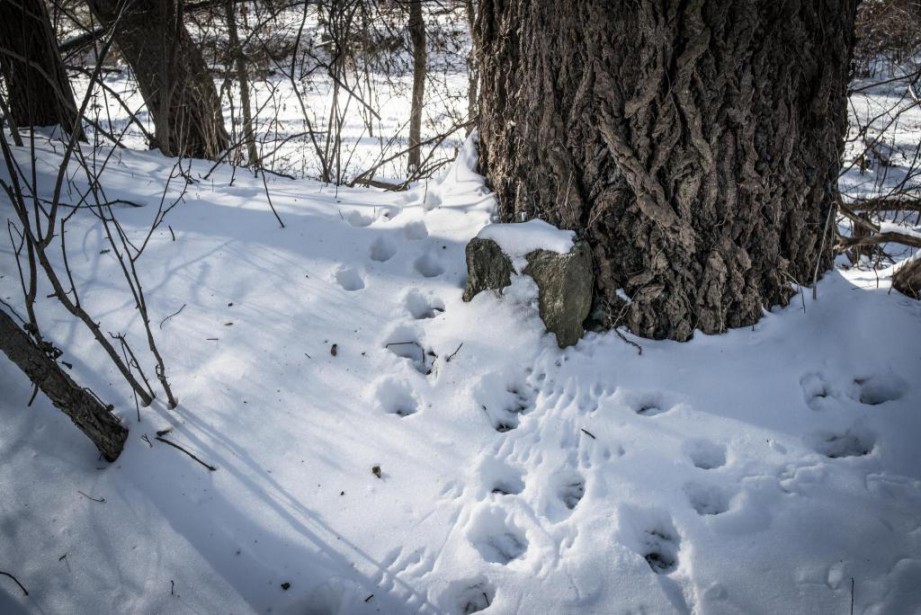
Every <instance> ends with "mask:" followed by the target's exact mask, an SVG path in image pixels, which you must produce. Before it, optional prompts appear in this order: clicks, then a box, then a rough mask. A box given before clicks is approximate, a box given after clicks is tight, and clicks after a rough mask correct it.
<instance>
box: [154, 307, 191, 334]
mask: <svg viewBox="0 0 921 615" xmlns="http://www.w3.org/2000/svg"><path fill="white" fill-rule="evenodd" d="M185 305H186V304H185V303H183V304H182V307H181V308H179V309H178V310H176V311H175V312H173V313H172V314H170V315H169V316H167V317H166V318H164V319H163V320H161V321H160V329H163V323H165V322H166V321H167V320H169V319H170V318H172V317H173V316H178V315H179V312H181V311H182V310H183V309H185Z"/></svg>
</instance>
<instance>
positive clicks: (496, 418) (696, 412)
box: [0, 139, 921, 615]
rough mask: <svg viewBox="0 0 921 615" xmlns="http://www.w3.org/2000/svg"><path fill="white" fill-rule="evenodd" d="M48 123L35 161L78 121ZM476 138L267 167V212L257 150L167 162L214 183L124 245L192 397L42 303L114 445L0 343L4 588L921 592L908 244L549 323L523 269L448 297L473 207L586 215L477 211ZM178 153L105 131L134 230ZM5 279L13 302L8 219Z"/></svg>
mask: <svg viewBox="0 0 921 615" xmlns="http://www.w3.org/2000/svg"><path fill="white" fill-rule="evenodd" d="M37 147H38V148H39V149H38V151H37V152H36V154H37V156H36V158H37V164H36V170H37V173H38V180H39V181H38V184H39V186H44V187H47V188H48V189H49V190H50V187H51V186H52V185H53V184H52V178H53V177H54V175H55V173H56V168H57V165H58V164H59V163H60V160H61V152H62V148H61V146H60V144H58V143H53V142H49V141H47V140H43V139H38V141H37ZM16 153H17V157H18V160H19V163H20V164H21V165H22V166H23V168H24V169H28V168H29V164H30V163H29V152H28V150H27V149H23V148H17V150H16ZM108 153H109V152H108V151H102V152H100V153H99V155H98V156H97V159H98V160H103V159H104V158H105V156H106V155H107V154H108ZM475 162H476V160H475V151H474V148H473V146H472V142H470V141H468V143H467V144H466V145H465V146H464V147H463V148H462V149H461V152H460V154H459V156H458V162H457V163H456V164H455V166H453V167H452V168H450V169H449V170H448V172H447V174H446V175H445V177H444V178H443V179H441V180H438V181H431V182H429V183H428V184H427V185H425V184H422V185H418V186H415V187H413V188H412V189H411V190H409V191H407V192H402V193H393V192H378V191H373V190H357V189H346V188H341V187H340V188H338V189H337V188H335V187H333V186H329V185H324V184H318V183H314V182H309V181H291V180H287V179H283V178H278V177H272V176H267V178H266V179H267V182H268V190H269V192H270V194H271V197H272V204H273V205H274V207H275V209H276V210H277V211H278V214H279V216H280V217H281V219H282V220H283V221H284V223H285V228H283V229H282V228H280V226H279V225H278V223H277V221H276V220H275V217H274V216H273V214H272V212H271V209H270V207H269V203H268V201H267V200H266V197H265V188H264V186H263V178H262V177H261V176H260V177H258V178H257V177H253V176H252V174H250V173H247V172H245V171H243V170H237V171H236V173H235V174H234V172H233V170H232V169H231V168H230V167H227V166H221V167H218V169H217V170H216V171H215V173H214V174H213V175H212V176H210V177H209V178H208V179H207V180H204V179H202V178H203V177H204V176H205V174H206V173H207V171H208V170H209V168H210V164H207V163H203V162H192V163H188V162H183V163H182V164H183V165H190V166H189V175H190V176H191V177H192V178H193V179H195V180H196V181H195V182H194V183H192V184H190V185H188V186H185V195H184V198H183V200H182V201H181V203H180V204H179V205H178V206H177V207H176V208H175V209H173V210H172V211H171V212H170V213H169V214H168V215H167V218H166V221H165V223H164V225H163V226H161V227H160V228H158V229H157V230H156V231H155V232H154V233H153V235H152V237H151V240H150V242H149V244H148V246H147V249H146V250H145V252H144V253H143V255H142V257H141V258H140V259H139V260H138V267H139V271H140V275H141V279H142V282H143V284H144V288H145V291H146V293H147V298H148V305H149V309H150V311H151V320H152V322H153V323H154V334H155V336H156V338H157V341H158V343H159V344H160V348H161V351H162V353H163V355H164V357H165V360H166V364H167V370H168V376H169V378H170V381H171V383H172V385H173V388H174V390H175V391H176V393H177V395H178V397H179V402H180V403H179V407H178V408H177V409H176V410H169V409H167V408H166V406H165V403H164V402H163V400H162V399H158V400H156V401H155V402H154V403H153V404H152V405H151V406H150V407H148V408H141V409H140V410H139V413H140V419H141V420H140V422H139V421H138V419H137V417H136V412H137V411H136V409H135V406H134V401H133V397H132V396H131V393H130V391H129V390H128V389H127V388H126V387H125V385H124V384H123V382H122V381H121V380H120V379H119V377H118V375H117V373H116V372H115V370H114V369H113V368H112V367H111V365H110V364H109V363H108V362H107V361H106V359H105V357H104V356H103V353H101V351H100V350H99V349H98V348H97V347H96V346H95V345H94V342H93V341H92V339H91V338H90V336H89V335H88V333H87V332H86V331H85V330H84V329H83V328H82V327H81V326H79V325H78V324H76V323H75V322H74V321H73V319H71V318H69V317H68V316H67V315H66V314H65V313H64V312H63V310H62V309H61V308H59V307H57V306H56V305H55V303H54V301H53V300H51V299H42V300H41V301H40V303H39V310H38V314H39V320H40V322H41V323H42V324H43V327H44V328H45V332H46V334H47V335H48V336H49V337H50V338H51V339H53V340H54V341H55V342H56V343H57V345H58V346H59V347H61V348H62V349H63V350H64V351H65V353H64V355H63V356H62V357H61V358H62V360H64V361H67V362H69V363H71V364H73V369H72V370H70V372H71V373H72V375H73V376H74V377H75V378H76V379H77V380H78V381H79V382H81V383H82V384H84V385H86V386H89V387H90V388H92V389H93V390H94V391H95V392H96V393H98V394H99V395H100V396H101V397H102V398H103V399H104V400H105V401H106V402H108V403H112V404H114V406H115V408H116V412H117V413H118V414H119V416H120V417H121V418H122V420H123V421H124V423H125V425H126V426H127V427H128V428H129V429H130V430H131V433H130V435H129V439H128V442H127V444H126V448H125V451H124V453H123V454H122V456H121V457H120V458H119V460H118V461H117V462H116V463H114V464H111V465H110V464H106V463H105V462H103V461H101V460H99V458H98V455H97V453H96V451H95V449H94V447H93V446H92V444H91V443H90V442H89V441H88V440H87V439H86V438H85V437H84V436H83V435H82V434H80V433H79V432H78V431H77V430H76V429H75V428H74V427H73V425H72V424H71V423H70V421H69V420H68V419H67V418H66V417H65V416H64V415H63V414H62V413H60V412H59V411H58V410H56V409H54V408H53V407H52V406H51V404H50V403H49V402H48V400H47V399H46V398H45V397H44V396H43V395H41V394H40V395H39V396H38V397H37V398H36V400H35V402H34V403H33V405H32V407H31V408H27V407H26V406H27V403H28V401H29V398H30V396H31V392H32V391H31V385H30V383H29V382H28V380H27V379H26V377H25V376H24V375H23V374H22V373H20V372H19V371H18V369H17V368H16V367H15V366H13V365H12V363H10V362H9V361H7V360H5V359H3V360H0V391H2V395H0V414H2V416H3V421H2V423H0V460H2V461H0V492H2V494H3V496H4V497H2V498H0V545H2V548H0V570H2V571H4V572H9V573H11V574H13V575H15V576H16V578H17V579H19V581H20V582H22V583H23V585H24V586H25V587H26V588H27V589H28V591H29V595H28V597H27V596H25V595H23V593H22V592H21V591H20V590H19V588H18V587H17V586H16V585H15V584H14V583H13V582H12V581H11V579H9V578H7V577H2V576H0V612H3V613H20V612H22V613H33V612H34V613H70V612H78V613H83V612H86V613H110V612H126V613H133V612H151V613H238V614H239V613H269V612H271V613H326V614H333V613H338V614H348V615H351V614H361V613H396V614H400V613H464V612H473V611H474V610H481V611H482V612H484V613H496V614H505V613H599V614H600V613H604V614H608V613H628V612H649V613H673V612H674V613H727V614H728V613H783V612H789V613H793V612H799V613H802V612H815V613H831V612H835V613H844V612H849V607H850V603H851V600H852V599H853V601H854V605H855V609H854V612H855V613H878V614H883V613H918V612H921V585H919V583H918V579H919V578H921V453H919V447H918V442H919V439H921V413H919V412H918V409H919V408H921V378H919V375H921V343H919V342H921V303H919V302H917V301H912V300H909V299H908V298H906V297H904V296H902V295H900V294H898V293H896V292H890V290H889V276H890V275H891V271H892V268H889V269H884V270H882V271H877V272H874V271H869V270H861V269H856V268H854V269H849V270H841V269H838V270H834V271H831V272H829V273H827V274H826V275H825V277H824V279H823V280H822V281H821V282H820V284H819V285H818V295H817V300H813V298H812V295H811V292H807V293H806V294H805V295H804V296H802V297H795V298H794V300H793V301H792V303H791V304H790V306H789V307H787V308H783V309H774V310H772V311H770V312H768V313H766V314H765V315H764V318H763V319H762V320H761V321H760V322H759V323H758V324H757V325H755V326H754V327H752V328H748V329H738V330H733V331H730V332H728V333H726V334H724V335H718V336H706V335H703V334H698V335H696V336H695V338H694V339H693V340H692V341H690V342H688V343H685V344H679V343H674V342H667V341H649V340H639V339H636V340H634V341H636V342H637V343H639V344H640V345H641V346H642V354H638V352H637V350H636V349H635V348H634V347H632V346H630V345H628V344H626V343H624V342H623V341H622V340H621V339H620V338H619V337H618V336H617V335H615V334H613V333H609V334H596V333H590V334H587V335H586V337H585V338H584V339H583V340H582V341H581V342H580V343H579V344H578V345H576V346H574V347H572V348H568V349H566V350H560V349H558V348H557V346H556V343H555V340H554V338H553V336H552V335H548V334H546V333H545V332H544V331H543V327H542V325H541V322H540V319H539V317H538V315H537V307H536V296H535V290H534V288H533V286H532V283H530V281H529V280H527V279H526V278H519V279H518V280H516V281H515V284H514V285H513V286H514V287H513V289H510V291H513V292H508V293H506V295H505V296H504V297H501V298H500V297H497V296H494V295H492V294H491V293H482V294H480V295H478V296H477V297H476V298H474V300H473V301H471V302H470V303H464V302H463V301H462V300H461V294H462V289H463V285H464V282H465V265H464V247H465V244H466V243H467V242H468V241H469V240H470V238H472V237H474V236H477V235H478V233H479V234H480V236H484V233H485V235H486V236H489V235H493V237H498V238H499V240H500V241H501V242H502V243H503V245H504V246H506V247H509V249H510V250H517V251H519V252H521V251H525V252H526V251H529V250H530V249H533V248H534V247H542V248H544V249H553V250H555V251H568V249H569V248H568V246H569V245H570V244H571V241H572V238H571V235H569V234H567V233H562V232H559V231H555V230H550V229H547V228H545V226H544V225H542V224H536V223H528V224H518V225H512V226H513V227H514V228H509V227H508V226H506V225H502V226H499V225H489V226H487V225H488V223H489V220H490V215H491V212H492V208H493V203H494V202H493V199H492V197H491V195H490V194H489V192H488V191H487V190H486V188H485V186H484V184H483V180H482V178H480V177H479V176H478V175H477V174H476V173H475V171H474V170H473V169H474V168H475ZM175 164H176V161H175V160H172V159H166V158H163V157H161V156H159V155H157V154H154V153H138V152H132V151H128V150H117V151H115V152H114V153H113V154H112V159H111V162H110V163H109V165H108V168H107V169H106V170H105V172H104V174H103V183H104V186H105V190H106V195H107V197H108V198H109V199H115V198H120V199H125V200H128V201H132V202H136V203H141V204H144V205H145V206H144V207H137V208H136V207H128V206H124V207H120V208H118V209H117V216H118V218H119V220H120V222H121V224H122V225H123V226H124V228H125V230H126V232H127V233H128V235H129V237H130V238H131V239H132V240H139V241H140V240H143V238H144V237H145V236H146V235H147V233H148V231H149V227H150V223H151V221H152V220H153V219H154V216H155V214H156V211H157V207H158V205H159V203H160V199H161V196H162V195H163V190H164V189H163V185H164V183H165V182H166V179H167V178H168V177H169V176H170V173H171V172H172V171H173V167H174V165H175ZM28 172H29V171H28V170H27V171H26V173H27V174H28ZM72 176H73V187H74V188H79V187H80V186H81V185H83V184H81V181H82V180H81V177H82V176H81V175H80V174H76V173H72ZM181 183H182V182H181V181H180V180H177V179H174V180H173V181H172V182H171V183H170V185H169V188H168V189H167V191H166V192H167V199H166V200H167V202H170V200H171V199H173V198H176V197H178V195H179V192H180V190H181V189H182V188H183V186H182V185H181ZM68 194H73V195H76V192H73V191H71V192H69V193H68ZM68 198H71V197H68ZM72 198H74V199H76V197H75V196H74V197H72ZM0 211H3V214H4V215H5V216H9V215H10V213H9V209H8V208H6V209H0ZM167 225H168V227H167ZM484 227H485V229H484ZM500 228H503V229H504V230H498V229H500ZM67 236H68V238H69V241H68V247H69V255H68V256H69V262H70V265H71V267H72V268H73V273H74V279H75V282H76V284H77V286H78V288H79V289H80V290H81V297H82V300H83V302H84V305H86V307H87V309H88V310H89V311H90V312H91V313H92V314H93V315H94V316H95V317H96V318H97V319H98V320H100V321H101V322H102V324H103V328H104V330H105V331H111V332H123V333H126V334H127V337H128V339H129V341H130V342H131V343H132V346H133V347H134V348H135V349H136V350H138V351H142V350H144V349H145V348H146V341H145V339H144V337H143V332H142V329H140V327H139V321H138V316H137V314H136V313H135V312H134V311H133V302H132V300H131V297H130V293H129V292H128V290H127V289H126V288H125V287H124V285H123V283H122V277H121V272H120V270H119V268H118V264H117V262H116V261H115V259H114V256H113V255H112V254H111V253H108V252H105V250H106V248H107V247H108V246H107V243H106V240H105V237H104V236H103V234H102V233H101V232H100V230H99V225H98V221H97V220H96V218H94V217H93V216H92V215H91V213H90V212H89V211H86V210H80V211H78V212H77V213H76V214H75V215H74V217H73V218H72V219H71V220H70V221H69V222H68V224H67ZM173 236H175V239H173ZM567 242H570V243H567ZM54 254H56V255H57V256H56V257H57V258H58V262H60V254H59V252H54ZM40 291H41V292H39V296H40V297H44V296H45V295H46V294H48V293H47V292H46V291H47V288H44V287H41V288H40ZM0 298H2V299H3V300H4V301H6V302H7V303H10V304H12V305H14V306H16V307H17V308H19V307H20V306H21V290H20V287H19V276H18V273H17V271H16V266H15V258H14V255H13V252H12V248H11V247H10V245H9V243H3V244H0ZM183 306H184V307H183ZM180 308H182V309H181V311H178V310H180ZM177 311H178V313H177ZM170 315H173V316H172V317H170V318H168V319H167V317H168V316H170ZM164 319H166V320H164ZM627 335H629V334H627ZM334 345H335V352H333V347H334ZM142 363H143V365H144V367H145V369H146V370H147V371H148V374H150V375H152V374H153V368H152V365H151V364H150V361H149V359H147V358H146V355H142ZM161 397H162V395H161ZM164 429H171V432H170V433H169V434H168V435H167V436H166V437H167V438H169V439H171V440H172V441H174V442H176V443H178V444H180V445H182V446H184V447H185V448H187V449H189V450H190V451H191V452H194V453H195V454H196V455H197V456H199V457H201V458H202V459H203V460H205V461H206V462H208V463H210V464H213V465H214V466H216V467H217V468H218V469H217V471H215V472H209V471H207V470H206V469H205V468H204V467H202V466H201V465H199V464H197V463H196V462H195V461H193V460H192V459H191V458H189V457H187V456H186V455H184V454H183V453H181V452H180V451H177V450H176V449H173V448H171V447H169V446H166V445H164V444H162V443H161V442H159V441H157V440H156V439H155V435H156V433H157V432H158V431H160V430H164ZM375 467H377V468H378V470H379V474H380V476H378V475H377V474H376V473H375V472H373V471H372V469H373V468H375ZM90 498H95V499H96V500H103V499H104V500H105V501H104V502H99V501H94V500H91V499H90ZM852 584H853V585H852ZM852 587H853V594H852Z"/></svg>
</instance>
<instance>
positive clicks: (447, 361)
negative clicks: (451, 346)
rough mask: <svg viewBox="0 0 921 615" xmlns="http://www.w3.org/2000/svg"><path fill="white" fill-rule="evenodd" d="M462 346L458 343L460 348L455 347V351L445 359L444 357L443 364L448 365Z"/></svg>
mask: <svg viewBox="0 0 921 615" xmlns="http://www.w3.org/2000/svg"><path fill="white" fill-rule="evenodd" d="M463 345H464V343H463V342H461V343H460V346H458V347H457V350H455V351H454V352H452V353H451V354H449V355H448V356H447V357H445V363H450V362H451V359H453V358H454V355H456V354H457V353H458V352H460V349H461V348H462V347H463Z"/></svg>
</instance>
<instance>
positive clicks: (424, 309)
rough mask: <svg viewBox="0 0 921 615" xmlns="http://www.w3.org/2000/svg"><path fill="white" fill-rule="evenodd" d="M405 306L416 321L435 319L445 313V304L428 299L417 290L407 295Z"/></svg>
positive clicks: (437, 300)
mask: <svg viewBox="0 0 921 615" xmlns="http://www.w3.org/2000/svg"><path fill="white" fill-rule="evenodd" d="M403 305H404V306H405V307H406V309H407V311H409V313H410V314H412V317H413V318H415V319H416V320H423V319H425V318H435V316H437V315H438V314H441V313H442V312H444V311H445V304H444V302H443V301H442V300H441V299H435V298H432V299H427V298H426V297H425V296H424V295H423V294H422V293H420V292H419V291H418V290H415V289H414V290H411V291H409V292H408V293H406V297H405V298H404V299H403Z"/></svg>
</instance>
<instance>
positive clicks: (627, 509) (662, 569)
mask: <svg viewBox="0 0 921 615" xmlns="http://www.w3.org/2000/svg"><path fill="white" fill-rule="evenodd" d="M618 525H619V528H620V529H619V533H620V540H621V542H623V543H624V544H625V545H627V546H629V547H630V548H632V549H633V550H635V551H636V553H637V554H639V555H640V556H641V557H642V558H643V559H644V560H646V563H647V564H648V565H649V567H650V568H651V569H652V571H653V572H655V573H656V574H668V573H670V572H673V571H674V570H676V569H677V568H678V551H679V549H680V545H681V539H680V538H679V537H678V531H677V530H676V529H675V525H674V523H672V520H671V518H670V517H669V516H668V515H667V514H665V513H663V512H662V511H657V510H651V509H639V508H633V507H632V506H623V507H622V508H621V509H620V514H619V515H618Z"/></svg>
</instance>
